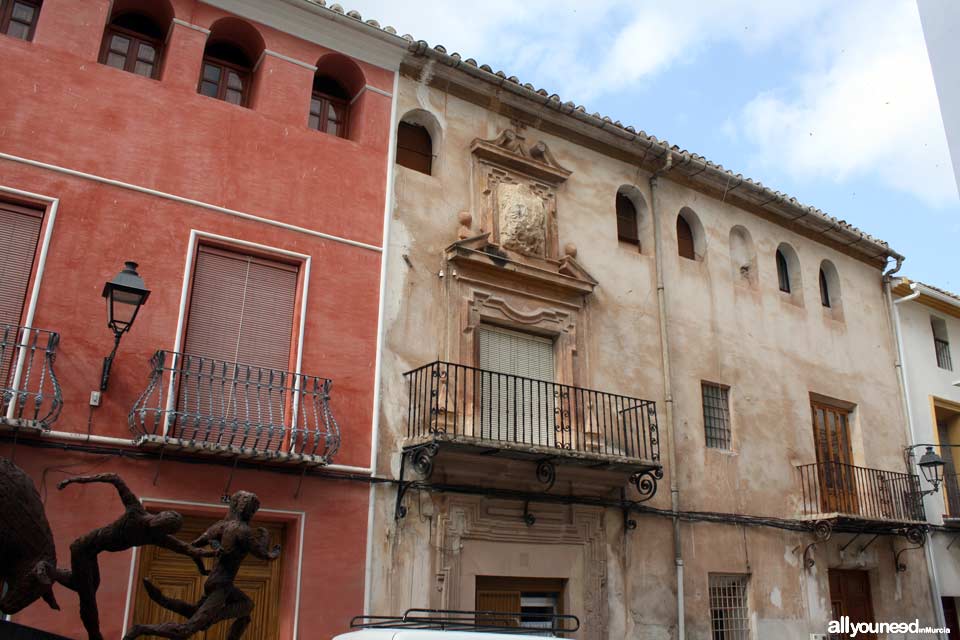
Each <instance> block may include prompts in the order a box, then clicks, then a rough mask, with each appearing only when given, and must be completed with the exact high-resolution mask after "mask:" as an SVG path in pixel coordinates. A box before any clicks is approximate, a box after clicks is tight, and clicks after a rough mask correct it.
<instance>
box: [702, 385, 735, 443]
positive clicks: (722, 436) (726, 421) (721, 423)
mask: <svg viewBox="0 0 960 640" xmlns="http://www.w3.org/2000/svg"><path fill="white" fill-rule="evenodd" d="M701 386H702V388H703V429H704V436H705V437H706V443H707V446H708V447H711V448H714V449H729V448H730V393H729V389H727V388H726V387H723V386H720V385H717V384H710V383H707V382H704V383H702V385H701Z"/></svg>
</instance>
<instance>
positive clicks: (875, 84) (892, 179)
mask: <svg viewBox="0 0 960 640" xmlns="http://www.w3.org/2000/svg"><path fill="white" fill-rule="evenodd" d="M884 8H885V9H886V11H883V12H877V11H876V5H875V4H872V3H871V4H868V3H860V4H857V5H854V4H847V5H844V7H843V8H842V9H841V10H838V11H837V12H836V14H835V15H834V16H832V18H831V20H830V21H829V23H828V24H829V28H827V29H824V30H823V31H822V32H820V33H817V34H814V36H813V40H811V42H810V45H811V47H812V48H813V49H814V50H815V51H816V52H817V58H818V59H817V60H814V61H813V62H812V67H811V69H810V70H809V71H808V72H807V73H805V74H804V75H803V76H802V77H800V78H798V79H797V80H796V81H795V82H794V83H793V85H791V86H789V87H783V88H781V89H778V90H770V91H765V92H763V93H761V94H759V95H758V96H756V97H755V98H754V99H753V100H752V101H751V102H750V103H749V104H747V105H746V106H745V107H744V109H743V112H742V114H741V117H740V119H739V128H740V130H741V132H742V133H743V134H744V135H745V136H746V137H747V139H748V140H750V141H752V143H753V144H754V145H755V146H756V148H757V160H758V162H759V163H760V164H762V165H766V166H777V165H779V166H782V167H786V169H787V171H788V172H789V173H790V174H792V175H793V176H795V177H797V178H802V179H827V180H830V181H833V182H838V183H839V182H845V181H847V180H849V179H851V178H859V177H876V178H879V179H880V180H881V181H882V182H883V183H885V184H887V185H889V186H891V187H893V188H894V189H897V190H899V191H903V192H907V193H911V194H913V195H914V196H916V197H917V198H919V199H920V200H922V201H924V202H926V203H927V204H929V205H932V206H943V205H945V204H948V203H953V202H956V198H957V192H956V185H955V183H954V179H953V175H952V172H951V166H950V158H949V152H948V150H947V144H946V137H945V136H944V133H943V124H942V121H941V119H940V111H939V107H938V103H937V96H936V90H935V88H934V84H933V77H932V75H931V72H930V67H929V62H928V59H927V54H926V49H925V47H924V43H923V34H922V31H921V29H920V20H919V17H918V15H917V12H916V7H915V5H914V3H913V2H911V1H909V0H903V1H902V2H897V3H891V4H887V5H885V6H884Z"/></svg>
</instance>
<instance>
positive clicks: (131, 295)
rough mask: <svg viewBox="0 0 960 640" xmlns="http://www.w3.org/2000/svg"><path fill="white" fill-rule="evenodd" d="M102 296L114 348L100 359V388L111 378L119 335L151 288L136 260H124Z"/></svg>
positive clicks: (128, 328) (123, 331)
mask: <svg viewBox="0 0 960 640" xmlns="http://www.w3.org/2000/svg"><path fill="white" fill-rule="evenodd" d="M103 297H104V298H106V300H107V326H108V327H110V329H111V330H112V331H113V351H111V352H110V355H109V356H107V357H106V358H104V359H103V373H102V374H101V376H100V391H106V390H107V381H108V380H109V379H110V367H111V366H112V365H113V358H114V356H116V355H117V348H118V347H119V346H120V338H121V337H122V336H123V334H125V333H126V332H127V331H129V330H130V327H132V326H133V321H134V320H136V319H137V313H138V312H139V311H140V307H141V306H143V303H144V302H146V301H147V298H149V297H150V291H148V290H147V288H146V285H145V284H144V283H143V279H142V278H141V277H140V274H139V273H137V263H136V262H124V263H123V270H122V271H121V272H120V273H118V274H117V275H116V276H115V277H114V278H113V280H111V281H110V282H107V283H106V284H104V285H103Z"/></svg>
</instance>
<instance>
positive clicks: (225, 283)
mask: <svg viewBox="0 0 960 640" xmlns="http://www.w3.org/2000/svg"><path fill="white" fill-rule="evenodd" d="M296 297H297V268H296V267H295V266H292V265H287V264H283V263H280V262H273V261H269V260H264V259H261V258H256V257H253V256H248V255H243V254H239V253H232V252H229V251H224V250H221V249H215V248H212V247H204V246H201V247H200V248H199V250H198V252H197V261H196V266H195V267H194V273H193V290H192V294H191V297H190V316H189V319H188V321H187V336H186V339H185V340H184V347H183V350H184V352H185V353H188V354H190V355H194V356H201V357H205V358H215V359H218V360H226V361H228V362H239V363H242V364H249V365H253V366H256V367H266V368H269V369H280V370H287V369H289V368H290V343H291V340H292V337H293V319H294V306H295V302H296Z"/></svg>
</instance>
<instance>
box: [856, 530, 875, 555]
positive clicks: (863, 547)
mask: <svg viewBox="0 0 960 640" xmlns="http://www.w3.org/2000/svg"><path fill="white" fill-rule="evenodd" d="M879 537H880V534H879V533H878V534H876V535H874V536H873V537H872V538H870V542H868V543H867V544H865V545H863V546H862V547H860V553H863V552H864V551H866V550H867V547H869V546H870V545H872V544H873V541H874V540H876V539H877V538H879Z"/></svg>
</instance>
